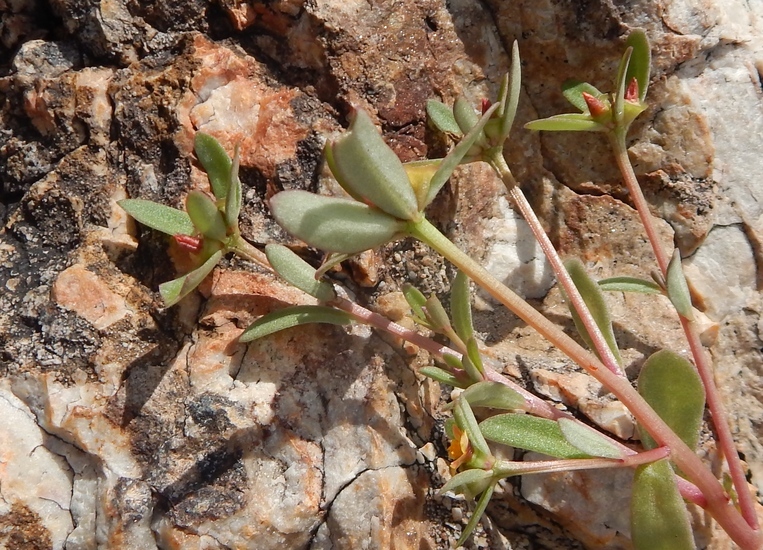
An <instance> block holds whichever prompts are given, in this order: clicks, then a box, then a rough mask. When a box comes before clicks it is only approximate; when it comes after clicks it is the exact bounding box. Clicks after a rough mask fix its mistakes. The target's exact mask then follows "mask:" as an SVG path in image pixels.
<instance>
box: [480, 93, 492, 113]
mask: <svg viewBox="0 0 763 550" xmlns="http://www.w3.org/2000/svg"><path fill="white" fill-rule="evenodd" d="M491 105H493V104H492V103H490V100H489V99H488V98H486V97H483V98H482V114H483V115H484V114H485V113H487V110H488V109H490V107H491Z"/></svg>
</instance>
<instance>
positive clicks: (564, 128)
mask: <svg viewBox="0 0 763 550" xmlns="http://www.w3.org/2000/svg"><path fill="white" fill-rule="evenodd" d="M525 128H527V129H528V130H543V131H548V132H604V131H605V130H606V129H607V128H606V127H605V126H603V125H601V124H599V123H598V122H596V121H594V120H592V119H591V115H589V114H588V113H567V114H563V115H554V116H552V117H548V118H542V119H540V120H533V121H531V122H528V123H527V124H525Z"/></svg>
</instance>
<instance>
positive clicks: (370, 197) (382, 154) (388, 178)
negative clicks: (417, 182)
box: [325, 110, 419, 220]
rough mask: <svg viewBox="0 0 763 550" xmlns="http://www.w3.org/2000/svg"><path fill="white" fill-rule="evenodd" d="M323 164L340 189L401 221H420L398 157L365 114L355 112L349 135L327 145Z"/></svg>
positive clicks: (412, 194)
mask: <svg viewBox="0 0 763 550" xmlns="http://www.w3.org/2000/svg"><path fill="white" fill-rule="evenodd" d="M325 153H326V162H327V164H328V165H329V168H330V169H331V172H332V173H333V174H334V177H335V178H336V180H337V182H339V185H341V186H342V188H343V189H345V191H347V192H348V193H349V194H350V195H351V196H353V197H354V198H356V199H357V198H362V199H364V200H363V202H370V203H371V204H373V205H374V206H376V207H377V208H379V209H380V210H383V211H384V212H386V213H387V214H389V215H391V216H394V217H396V218H398V219H401V220H414V219H416V218H418V217H419V207H418V202H417V200H416V195H415V193H414V192H413V188H412V187H411V182H410V181H409V180H408V175H407V174H406V172H405V169H404V168H403V164H402V163H401V162H400V159H399V158H397V155H395V153H394V152H393V151H392V149H390V148H389V146H388V145H387V144H386V143H385V142H384V140H383V139H382V136H381V134H380V133H379V131H378V130H377V129H376V126H374V123H373V122H371V118H370V117H369V116H368V114H367V113H366V112H365V111H362V110H358V111H356V112H355V116H354V118H353V120H352V122H351V123H350V128H349V132H347V133H346V134H345V135H343V136H342V137H340V138H339V139H337V140H336V141H335V142H333V143H329V144H327V145H326V149H325Z"/></svg>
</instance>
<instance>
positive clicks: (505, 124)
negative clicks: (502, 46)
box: [500, 40, 522, 143]
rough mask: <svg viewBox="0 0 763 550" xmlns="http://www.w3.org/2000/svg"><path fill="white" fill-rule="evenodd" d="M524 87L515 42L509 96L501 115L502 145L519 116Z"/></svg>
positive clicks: (517, 47) (503, 105)
mask: <svg viewBox="0 0 763 550" xmlns="http://www.w3.org/2000/svg"><path fill="white" fill-rule="evenodd" d="M521 87H522V64H521V63H520V60H519V44H517V41H516V40H515V41H514V43H513V44H512V46H511V69H510V76H509V80H508V94H507V96H506V98H505V100H504V101H503V102H502V108H503V112H502V113H501V140H500V143H503V141H504V140H505V139H506V138H507V137H509V133H510V132H511V126H512V125H513V124H514V117H515V115H516V114H517V106H518V105H519V93H520V91H521Z"/></svg>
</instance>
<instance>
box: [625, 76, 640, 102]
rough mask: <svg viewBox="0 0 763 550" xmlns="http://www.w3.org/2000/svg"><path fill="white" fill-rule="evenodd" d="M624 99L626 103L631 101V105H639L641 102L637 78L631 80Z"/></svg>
mask: <svg viewBox="0 0 763 550" xmlns="http://www.w3.org/2000/svg"><path fill="white" fill-rule="evenodd" d="M624 99H625V101H630V102H631V103H638V101H639V90H638V80H636V77H635V76H634V77H633V78H631V81H630V82H628V89H627V90H625V98H624Z"/></svg>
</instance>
